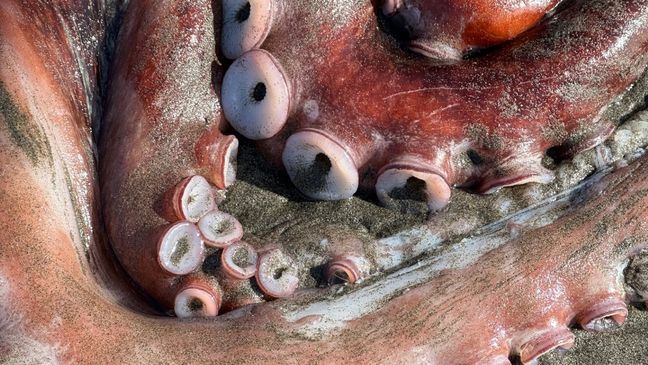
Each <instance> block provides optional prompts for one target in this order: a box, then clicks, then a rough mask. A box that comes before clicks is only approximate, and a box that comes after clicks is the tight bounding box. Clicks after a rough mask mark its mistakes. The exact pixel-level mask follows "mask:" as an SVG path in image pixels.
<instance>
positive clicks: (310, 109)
mask: <svg viewBox="0 0 648 365" xmlns="http://www.w3.org/2000/svg"><path fill="white" fill-rule="evenodd" d="M303 110H304V115H306V118H308V121H309V122H311V123H312V122H315V121H317V118H319V104H318V103H317V101H315V100H313V99H310V100H306V102H305V103H304V108H303Z"/></svg>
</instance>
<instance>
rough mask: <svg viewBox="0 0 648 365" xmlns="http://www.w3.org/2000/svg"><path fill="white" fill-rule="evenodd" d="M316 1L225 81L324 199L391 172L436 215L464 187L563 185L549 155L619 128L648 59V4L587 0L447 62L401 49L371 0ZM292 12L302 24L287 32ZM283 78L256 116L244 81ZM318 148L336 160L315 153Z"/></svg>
mask: <svg viewBox="0 0 648 365" xmlns="http://www.w3.org/2000/svg"><path fill="white" fill-rule="evenodd" d="M313 6H315V5H311V4H310V3H309V2H308V1H297V2H290V4H289V5H288V4H284V3H281V6H280V8H281V11H280V14H279V15H276V14H275V15H274V18H273V21H272V23H271V27H272V28H271V30H270V31H269V33H268V35H267V38H266V39H265V42H264V43H262V44H261V45H260V47H262V48H263V50H254V49H253V50H250V51H248V52H247V53H245V54H244V55H242V56H241V57H239V58H238V59H237V60H235V61H234V63H233V64H232V66H231V67H230V68H229V69H228V71H227V73H226V74H225V78H224V81H223V88H222V100H223V110H224V113H225V116H226V118H227V119H228V121H229V122H230V123H231V124H232V125H233V127H234V128H235V129H237V130H238V131H239V132H241V133H242V134H244V135H246V136H248V137H251V138H254V139H260V140H261V141H260V150H261V151H262V153H263V154H264V155H266V156H268V159H269V160H270V161H274V162H275V163H277V164H280V163H281V162H282V161H281V160H283V165H284V166H285V168H286V169H287V172H288V174H289V175H290V177H291V179H292V180H293V182H294V183H295V185H296V186H297V188H299V189H300V190H301V191H302V192H303V193H304V194H305V195H307V196H308V197H311V198H313V199H327V200H337V199H344V198H348V197H350V196H351V195H352V194H353V193H355V191H356V190H357V189H358V187H363V186H364V187H367V188H371V187H373V186H374V185H375V184H376V182H377V181H378V182H380V181H381V179H380V175H381V174H383V173H385V172H388V171H389V170H391V171H390V173H391V172H393V171H401V172H402V174H404V175H408V176H414V173H419V175H421V174H422V175H423V176H416V177H417V178H419V179H421V180H424V181H426V182H427V184H426V189H427V190H428V191H427V193H428V200H429V205H430V208H431V209H439V208H440V207H443V206H444V205H445V204H447V202H448V200H449V197H450V187H452V186H464V187H469V188H471V189H473V190H475V191H477V192H491V191H494V190H496V189H498V188H500V187H503V186H509V185H515V184H521V183H526V182H548V181H551V180H552V179H553V175H552V174H551V172H550V171H548V170H547V169H546V168H544V167H543V165H542V162H541V161H542V159H543V157H544V156H545V154H546V153H547V151H550V152H554V154H553V157H559V158H564V157H568V156H571V155H573V154H574V153H576V152H579V151H582V150H585V149H588V148H591V147H593V146H595V145H597V144H598V143H601V142H602V141H603V140H604V139H605V137H606V136H607V135H608V134H609V133H610V132H611V131H612V129H613V123H612V122H611V121H610V120H606V119H605V118H603V117H602V115H603V112H604V111H605V109H606V106H607V105H608V104H610V103H611V102H612V101H614V99H615V97H617V96H618V95H619V94H622V93H623V92H624V91H625V90H626V89H627V88H628V87H629V86H630V85H631V84H632V83H633V82H634V81H635V80H636V79H637V78H638V77H639V76H640V75H641V74H642V72H643V71H644V70H645V69H646V65H647V63H648V52H647V51H648V3H646V2H645V1H643V0H636V1H634V0H633V1H593V2H579V3H575V4H573V5H571V6H570V7H568V8H566V9H565V10H563V11H562V12H560V13H558V14H557V15H555V16H554V18H552V20H551V21H549V22H545V23H543V24H542V25H540V26H538V27H536V28H534V30H533V31H531V32H528V33H526V34H525V35H524V36H522V37H521V38H519V39H517V40H515V41H514V42H512V43H511V44H509V45H507V46H506V47H502V48H500V49H498V50H495V51H493V52H491V53H489V54H487V55H483V56H481V57H478V58H475V59H473V60H467V61H464V62H461V63H459V64H456V65H448V66H435V65H433V64H431V63H430V62H428V61H427V60H423V59H419V58H411V57H408V56H407V55H405V54H404V53H402V52H400V51H399V50H398V49H395V48H394V47H392V46H391V45H390V44H389V42H388V40H386V39H385V37H386V36H384V35H383V34H382V33H381V31H380V30H379V29H378V28H377V27H376V26H375V19H374V14H373V12H372V9H371V6H370V5H367V4H365V3H364V2H361V1H355V2H349V1H344V2H326V3H324V4H323V5H319V4H318V5H317V6H318V7H319V6H324V7H325V9H324V10H325V11H317V12H316V11H314V10H313V9H312V7H313ZM321 14H326V16H325V17H323V16H321ZM351 14H352V15H351ZM336 15H337V17H336ZM284 17H285V19H296V18H299V19H302V21H300V22H299V23H298V24H297V25H294V24H292V23H290V25H289V26H288V25H287V22H285V21H283V22H282V21H281V19H284ZM278 19H279V20H278ZM627 19H633V22H628V21H626V20H627ZM226 31H227V24H226V25H225V27H224V28H223V32H224V33H225V32H226ZM227 42H231V41H227ZM376 45H380V47H378V46H376ZM305 49H307V50H308V51H304V50H305ZM258 60H261V61H263V62H264V64H263V66H250V65H252V64H253V63H254V62H257V61H258ZM268 60H269V61H268ZM261 61H258V62H261ZM273 63H274V64H275V65H278V66H277V67H276V68H273V67H272V66H271V64H273ZM269 64H270V66H269ZM255 72H256V73H257V74H254V73H255ZM260 72H263V74H260ZM270 73H272V74H273V75H274V74H279V75H281V78H282V79H284V80H286V83H285V84H286V85H287V94H288V97H287V98H286V97H283V94H285V93H283V91H282V90H279V91H282V92H279V91H277V90H278V89H282V86H281V85H282V84H281V82H280V81H277V80H276V79H277V78H276V77H275V79H272V81H273V82H272V83H269V84H268V85H266V87H267V89H268V90H269V91H268V92H267V96H268V98H271V97H272V96H274V95H277V94H281V95H280V96H282V97H278V98H277V99H276V100H262V102H263V103H266V102H267V105H268V106H267V108H268V110H271V111H272V113H273V114H271V115H269V116H267V118H261V119H258V120H257V119H253V118H252V119H245V118H246V117H247V116H246V115H245V114H244V112H246V111H248V110H249V111H250V113H252V111H253V110H256V109H252V107H250V106H249V105H256V104H254V100H252V96H250V95H254V89H255V87H256V86H255V84H254V82H252V83H250V84H249V85H250V87H249V88H248V89H246V86H240V83H241V82H242V81H241V80H243V78H244V77H247V76H246V75H249V74H252V75H253V76H249V79H250V80H255V77H256V80H259V82H261V83H263V82H264V80H268V78H269V76H266V75H267V74H270ZM255 75H256V76H255ZM592 75H596V77H592ZM281 78H279V79H281ZM245 80H247V79H245ZM256 85H259V84H256ZM275 85H279V86H275ZM271 88H272V89H271ZM260 95H261V94H259V95H257V96H260ZM241 103H243V105H244V107H242V108H240V105H241ZM273 103H274V104H273ZM264 105H265V104H264ZM237 108H239V109H237ZM240 110H243V112H239V111H240ZM264 110H265V109H264ZM286 110H287V112H286ZM275 114H276V115H275ZM269 123H272V126H271V128H270V127H268V124H269ZM266 127H267V128H266ZM300 132H307V133H305V134H304V133H300ZM273 133H274V134H273ZM295 136H298V137H295ZM305 136H308V137H305ZM313 141H316V142H313ZM317 143H319V144H321V145H326V147H319V149H318V151H320V153H319V154H318V155H317V157H318V158H320V157H322V156H325V157H324V158H323V160H324V161H322V159H320V160H316V159H315V158H311V156H310V155H308V154H307V153H306V151H307V150H309V149H312V146H313V145H314V144H317ZM286 146H289V147H290V148H287V147H286ZM304 154H306V155H307V157H304ZM313 154H315V152H313ZM313 161H314V162H313ZM318 164H319V165H323V166H324V167H322V168H319V170H318V167H317V166H318ZM331 181H333V182H331ZM390 181H391V180H390ZM379 186H387V187H391V185H390V183H381V185H379ZM378 193H379V196H380V195H381V193H383V194H384V191H379V192H378Z"/></svg>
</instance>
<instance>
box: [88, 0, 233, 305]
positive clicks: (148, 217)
mask: <svg viewBox="0 0 648 365" xmlns="http://www.w3.org/2000/svg"><path fill="white" fill-rule="evenodd" d="M211 3H212V2H211V1H209V0H204V1H198V2H190V1H176V2H169V1H165V2H153V1H137V2H132V3H130V4H129V5H128V9H127V11H126V14H127V16H126V17H125V19H124V24H123V25H122V28H121V31H120V41H119V46H118V47H117V49H116V54H115V60H116V61H115V63H114V64H113V66H112V71H111V78H110V85H109V90H110V92H109V96H108V102H107V108H106V115H105V121H104V129H103V134H102V136H101V142H100V155H102V156H105V158H103V159H102V160H101V166H100V172H101V173H100V176H101V177H102V179H101V181H102V183H101V188H102V196H103V210H104V216H105V222H106V228H107V231H108V235H109V237H110V239H111V243H112V246H113V249H114V250H115V253H116V255H117V257H118V258H119V260H120V262H121V264H122V265H123V266H124V268H125V269H126V271H127V272H128V273H129V275H130V276H131V277H132V278H133V279H134V280H135V281H136V282H137V283H138V285H140V286H141V287H142V288H143V289H144V290H145V291H146V292H147V293H148V294H150V295H151V296H152V297H153V298H154V299H155V300H156V301H157V302H158V303H160V305H162V307H164V308H167V309H168V308H173V299H174V296H175V294H176V292H177V290H178V285H180V282H181V280H180V278H179V277H178V276H175V275H166V274H164V273H163V272H162V270H161V269H160V267H159V265H158V264H157V262H156V260H155V258H156V254H155V251H154V250H155V249H156V248H157V241H158V238H157V237H158V234H159V232H160V230H161V229H162V227H164V226H166V225H167V221H166V220H165V218H166V219H169V214H161V210H160V209H156V207H158V206H160V205H162V206H164V205H165V204H166V205H169V204H168V202H162V203H160V202H159V200H160V199H161V198H164V197H165V193H166V195H167V196H168V195H170V194H169V192H173V188H174V186H176V184H178V183H179V182H180V181H182V180H183V179H185V178H186V177H188V176H193V175H196V174H201V173H202V174H203V176H204V177H206V178H207V179H210V180H211V183H212V184H215V185H218V186H219V187H225V184H224V181H223V179H222V178H219V174H218V173H215V171H214V170H217V167H218V166H221V165H222V163H223V162H222V161H219V159H218V158H216V157H215V156H218V154H212V152H218V151H220V150H221V149H222V148H221V144H219V143H218V141H219V140H221V139H224V138H227V139H230V138H233V137H224V136H223V135H222V134H221V133H220V131H218V129H219V128H220V127H221V125H222V120H221V116H220V109H219V105H218V98H217V97H216V94H215V92H214V90H213V88H212V86H211V82H212V76H214V77H218V72H219V70H218V67H217V66H216V67H215V68H214V74H213V75H212V64H215V61H216V56H215V47H214V38H213V36H214V33H213V31H212V29H213V24H212V23H213V12H214V10H213V9H212V5H211ZM166 210H167V211H168V209H166ZM204 284H205V285H208V283H204Z"/></svg>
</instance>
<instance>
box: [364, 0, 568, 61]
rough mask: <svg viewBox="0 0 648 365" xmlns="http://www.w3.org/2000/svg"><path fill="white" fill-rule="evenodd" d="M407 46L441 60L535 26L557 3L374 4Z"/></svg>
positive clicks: (426, 0) (385, 0) (425, 0)
mask: <svg viewBox="0 0 648 365" xmlns="http://www.w3.org/2000/svg"><path fill="white" fill-rule="evenodd" d="M374 3H376V6H378V7H379V9H380V10H379V11H380V12H381V13H382V14H384V15H385V16H386V17H387V19H388V22H390V23H392V24H393V26H395V27H396V28H397V29H398V30H400V31H401V32H405V33H406V34H403V35H402V36H403V37H406V39H405V41H406V42H407V44H408V46H409V48H410V49H411V50H412V51H414V52H417V53H420V54H422V55H425V56H428V57H431V58H434V59H438V60H441V61H459V60H461V57H462V56H463V55H464V54H465V53H466V52H467V51H471V50H475V49H481V48H486V47H491V46H495V45H498V44H500V43H503V42H505V41H509V40H511V39H514V38H515V37H517V36H519V35H520V34H521V33H523V32H525V31H527V30H529V29H531V28H532V27H533V26H535V25H537V24H538V22H539V21H540V20H542V18H543V17H544V16H545V15H546V14H547V13H548V12H549V11H550V10H552V9H553V8H555V7H556V5H557V4H558V3H560V1H558V0H539V1H489V0H485V1H484V0H374Z"/></svg>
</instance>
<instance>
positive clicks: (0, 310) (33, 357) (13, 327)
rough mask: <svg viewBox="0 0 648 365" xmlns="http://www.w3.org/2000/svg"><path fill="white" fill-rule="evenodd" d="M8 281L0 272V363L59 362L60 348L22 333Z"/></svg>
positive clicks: (19, 315)
mask: <svg viewBox="0 0 648 365" xmlns="http://www.w3.org/2000/svg"><path fill="white" fill-rule="evenodd" d="M10 289H11V288H10V285H9V281H8V280H7V279H5V277H4V276H3V275H2V274H0V334H2V335H0V350H2V351H0V364H5V365H18V364H21V365H22V364H39V365H40V364H43V365H49V364H52V365H54V364H59V363H60V362H59V361H58V357H59V355H60V354H61V352H62V349H61V348H60V346H58V345H50V344H45V343H43V342H40V341H38V340H36V339H34V338H32V337H30V336H28V335H27V334H25V333H24V331H23V329H22V326H21V322H22V315H21V314H20V313H18V312H17V311H16V310H15V309H14V307H12V303H11V300H10Z"/></svg>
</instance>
